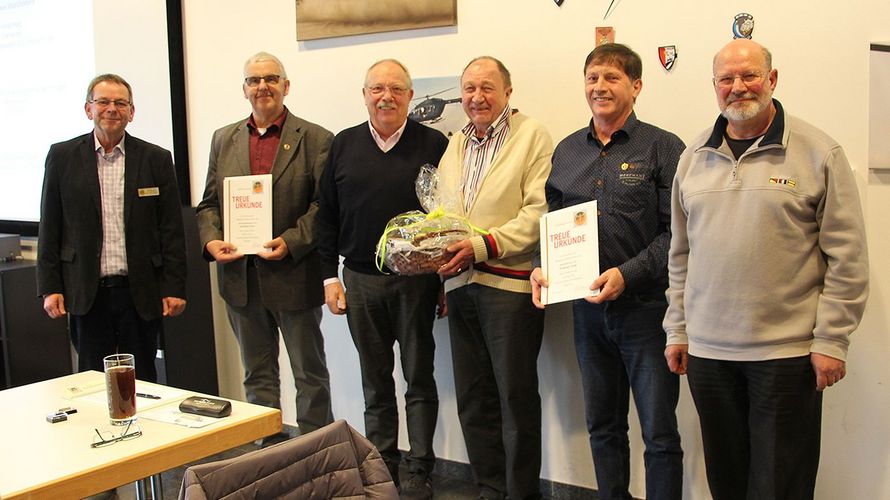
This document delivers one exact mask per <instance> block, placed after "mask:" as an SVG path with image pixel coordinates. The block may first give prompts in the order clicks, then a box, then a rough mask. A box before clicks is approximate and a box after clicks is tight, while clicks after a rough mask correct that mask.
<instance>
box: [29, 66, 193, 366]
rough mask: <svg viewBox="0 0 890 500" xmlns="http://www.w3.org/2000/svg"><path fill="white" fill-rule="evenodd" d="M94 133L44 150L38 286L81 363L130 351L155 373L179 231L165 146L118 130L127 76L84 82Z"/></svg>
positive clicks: (178, 280)
mask: <svg viewBox="0 0 890 500" xmlns="http://www.w3.org/2000/svg"><path fill="white" fill-rule="evenodd" d="M84 111H86V115H87V118H89V119H90V120H92V121H93V123H94V127H93V131H92V132H90V133H89V134H86V135H82V136H80V137H76V138H74V139H71V140H69V141H65V142H60V143H58V144H53V145H52V147H50V149H49V153H48V154H47V155H46V171H45V173H44V178H43V197H42V199H41V203H40V230H39V231H40V234H39V238H38V241H37V291H38V293H39V294H40V295H41V296H42V297H43V309H44V310H45V311H46V313H47V315H49V317H51V318H61V317H64V316H66V315H70V316H69V327H70V331H71V340H72V343H73V344H74V348H75V349H76V350H77V354H78V363H77V365H78V369H79V370H99V371H102V369H103V363H102V358H103V357H104V356H107V355H109V354H114V353H116V352H126V353H132V354H133V355H134V357H135V360H136V376H137V377H139V378H140V379H142V380H149V381H154V380H155V379H156V376H157V374H156V372H155V366H154V359H155V352H156V351H157V347H158V332H159V331H160V328H161V316H162V315H163V316H176V315H177V314H179V313H181V312H182V311H183V310H184V309H185V278H186V258H185V236H184V233H183V226H182V212H181V211H180V203H179V188H178V186H177V183H176V173H175V171H174V170H173V158H172V157H171V156H170V152H169V151H167V150H165V149H162V148H160V147H158V146H155V145H154V144H150V143H148V142H145V141H142V140H140V139H137V138H135V137H133V136H131V135H130V134H127V133H126V132H125V129H126V127H127V124H129V122H131V121H133V116H134V115H135V107H134V106H133V92H132V89H131V88H130V84H129V83H127V82H126V80H124V79H123V78H121V77H120V76H118V75H113V74H104V75H99V76H97V77H96V78H94V79H93V80H92V81H91V82H90V84H89V86H88V87H87V96H86V103H85V104H84Z"/></svg>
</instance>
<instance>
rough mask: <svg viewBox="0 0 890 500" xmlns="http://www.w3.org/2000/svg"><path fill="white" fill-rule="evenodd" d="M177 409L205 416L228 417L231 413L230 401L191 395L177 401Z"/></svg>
mask: <svg viewBox="0 0 890 500" xmlns="http://www.w3.org/2000/svg"><path fill="white" fill-rule="evenodd" d="M179 411H181V412H183V413H192V414H195V415H202V416H205V417H214V418H221V417H228V416H229V415H231V414H232V403H230V402H229V401H226V400H224V399H214V398H205V397H203V396H192V397H190V398H186V399H185V400H183V401H182V403H179Z"/></svg>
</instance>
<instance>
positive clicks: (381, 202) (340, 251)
mask: <svg viewBox="0 0 890 500" xmlns="http://www.w3.org/2000/svg"><path fill="white" fill-rule="evenodd" d="M447 146H448V140H447V139H446V138H445V136H444V135H442V133H441V132H439V131H437V130H435V129H432V128H429V127H427V126H424V125H421V124H419V123H416V122H414V121H413V120H408V124H407V125H406V126H405V130H404V132H403V133H402V137H401V138H400V139H399V142H398V143H397V144H396V146H395V147H394V148H392V149H390V150H389V151H388V152H386V153H384V152H383V151H381V150H380V147H378V146H377V143H376V142H374V138H373V137H371V131H370V130H369V128H368V122H362V123H360V124H358V125H356V126H354V127H350V128H348V129H346V130H343V131H342V132H340V133H339V134H337V136H336V137H335V138H334V142H333V144H331V151H330V153H329V154H328V161H327V165H326V166H325V170H324V173H323V174H322V176H321V185H320V188H319V189H320V194H319V210H318V216H317V219H316V230H317V232H318V251H319V254H320V255H321V262H322V276H323V277H324V278H325V279H327V278H334V277H336V276H337V268H338V264H339V258H338V255H342V256H343V257H344V265H345V266H346V267H348V268H349V269H351V270H353V271H356V272H360V273H365V274H379V271H378V270H377V265H376V264H375V262H374V251H375V248H376V246H377V240H378V239H379V238H380V235H381V234H382V233H383V230H384V229H385V228H386V223H387V222H388V221H389V219H391V218H392V217H393V216H395V215H397V214H400V213H402V212H407V211H409V210H423V208H422V207H421V206H420V202H419V201H417V195H416V193H415V192H414V181H415V179H416V178H417V174H418V172H419V171H420V167H421V166H423V165H424V164H426V163H429V164H430V165H433V166H435V165H438V163H439V159H440V158H441V157H442V154H443V153H444V152H445V148H446V147H447Z"/></svg>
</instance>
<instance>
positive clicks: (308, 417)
mask: <svg viewBox="0 0 890 500" xmlns="http://www.w3.org/2000/svg"><path fill="white" fill-rule="evenodd" d="M247 293H248V301H247V305H245V306H243V307H236V306H231V305H229V304H226V311H227V312H228V316H229V322H230V323H231V324H232V329H233V330H234V331H235V337H236V338H237V339H238V343H239V344H240V345H241V362H242V363H243V364H244V390H245V391H246V392H247V401H248V402H250V403H254V404H258V405H263V406H269V407H273V408H280V407H281V388H280V383H279V369H278V331H279V329H280V330H281V336H282V337H283V338H284V345H285V348H286V349H287V355H288V358H290V366H291V370H292V371H293V374H294V385H295V386H296V388H297V397H296V407H297V425H298V426H299V427H300V433H301V434H305V433H307V432H311V431H314V430H316V429H318V428H320V427H324V426H325V425H327V424H329V423H331V422H333V421H334V417H333V414H332V413H331V384H330V379H329V375H328V367H327V363H326V361H325V354H324V337H323V336H322V334H321V328H320V324H321V307H314V308H310V309H304V310H298V311H292V310H277V309H270V308H268V307H266V305H265V304H263V301H262V299H261V296H260V290H259V284H258V281H257V273H256V269H255V268H254V267H253V266H247Z"/></svg>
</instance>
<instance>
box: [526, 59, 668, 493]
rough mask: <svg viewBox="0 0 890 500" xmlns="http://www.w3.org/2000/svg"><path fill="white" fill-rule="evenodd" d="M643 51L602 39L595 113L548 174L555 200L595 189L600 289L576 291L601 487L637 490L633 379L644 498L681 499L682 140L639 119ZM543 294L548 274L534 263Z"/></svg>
mask: <svg viewBox="0 0 890 500" xmlns="http://www.w3.org/2000/svg"><path fill="white" fill-rule="evenodd" d="M641 76H642V61H641V60H640V56H639V55H638V54H637V53H636V52H634V51H633V50H631V49H630V48H629V47H627V46H624V45H621V44H606V45H601V46H599V47H597V48H596V49H595V50H593V51H592V52H591V53H590V54H589V55H588V56H587V60H586V61H585V62H584V79H585V94H586V96H587V103H588V105H589V106H590V110H591V112H592V114H593V118H592V120H591V122H590V124H589V125H588V126H586V127H584V128H582V129H581V130H578V131H577V132H574V133H572V134H571V135H569V136H568V137H566V138H565V139H563V140H562V142H560V143H559V145H558V146H557V147H556V149H555V151H554V153H553V169H552V171H551V173H550V177H549V179H548V180H547V185H546V193H547V204H548V206H549V209H550V210H551V211H552V210H558V209H560V208H565V207H569V206H572V205H577V204H579V203H584V202H587V201H591V200H597V221H598V224H599V241H600V244H599V261H600V269H605V271H603V272H602V274H601V275H600V276H599V277H597V278H596V279H595V280H594V281H593V283H592V284H591V285H590V288H591V290H595V289H598V290H599V294H598V295H597V296H595V297H588V298H586V299H580V300H576V301H575V302H574V303H573V313H574V335H575V350H576V353H577V356H578V364H579V365H580V368H581V382H582V387H583V391H584V401H585V410H586V413H587V430H588V431H589V433H590V448H591V451H592V453H593V461H594V468H595V469H596V480H597V490H598V494H599V498H602V499H629V498H631V496H630V493H629V491H628V487H629V484H630V448H629V445H628V438H627V431H628V422H627V414H628V411H629V407H628V401H629V396H630V391H631V390H632V391H633V396H634V402H635V403H636V407H637V414H638V415H639V419H640V427H641V430H642V434H643V442H644V443H645V445H646V451H645V453H644V458H645V465H646V498H648V499H650V500H651V499H679V498H680V497H681V496H682V489H683V451H682V450H681V448H680V434H679V432H678V431H677V418H676V415H675V410H676V407H677V399H678V397H679V379H678V377H677V375H674V374H672V373H671V372H670V370H669V369H668V367H667V365H666V364H665V362H664V356H663V351H664V343H665V334H664V331H663V330H662V327H661V321H662V319H663V318H664V312H665V309H666V308H667V302H666V300H665V295H664V292H665V290H666V289H667V254H668V246H669V244H670V237H671V234H670V221H671V214H670V206H671V183H672V181H673V178H674V172H675V171H676V168H677V161H678V159H679V157H680V153H682V152H683V149H684V145H683V142H682V141H681V140H680V139H679V138H678V137H677V136H675V135H674V134H671V133H670V132H667V131H665V130H662V129H660V128H658V127H655V126H653V125H649V124H647V123H643V122H641V121H639V120H638V119H637V117H636V114H635V113H634V111H633V106H634V103H635V102H636V98H637V96H638V95H639V94H640V90H641V89H642V87H643V82H642V80H641ZM531 281H532V287H533V300H534V302H535V305H537V306H538V307H543V304H541V302H540V293H541V287H542V286H547V280H546V277H545V276H543V275H542V272H541V269H540V268H536V269H535V270H534V271H533V272H532V275H531Z"/></svg>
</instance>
